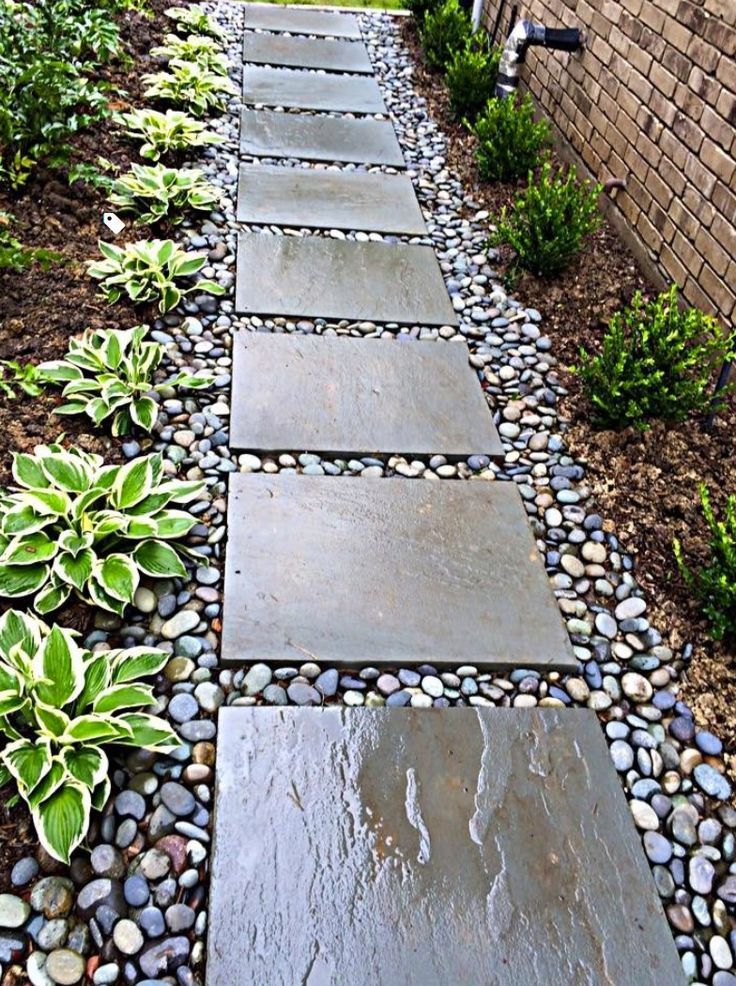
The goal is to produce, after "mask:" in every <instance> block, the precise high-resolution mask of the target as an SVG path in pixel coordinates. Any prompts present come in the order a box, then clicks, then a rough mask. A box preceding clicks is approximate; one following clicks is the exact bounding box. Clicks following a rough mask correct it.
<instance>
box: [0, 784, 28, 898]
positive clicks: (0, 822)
mask: <svg viewBox="0 0 736 986" xmlns="http://www.w3.org/2000/svg"><path fill="white" fill-rule="evenodd" d="M13 794H14V787H13V786H12V785H8V786H7V787H3V788H0V887H2V888H6V887H10V871H11V870H12V869H13V867H14V866H15V864H16V863H17V862H18V860H19V859H21V858H22V857H23V856H27V855H29V853H32V852H33V851H34V849H35V846H36V837H35V834H34V831H33V822H32V821H31V815H30V812H29V811H28V809H27V808H26V806H25V804H23V802H22V801H21V802H18V804H16V805H15V806H14V807H12V808H8V806H7V804H8V800H9V799H10V798H11V797H12V796H13Z"/></svg>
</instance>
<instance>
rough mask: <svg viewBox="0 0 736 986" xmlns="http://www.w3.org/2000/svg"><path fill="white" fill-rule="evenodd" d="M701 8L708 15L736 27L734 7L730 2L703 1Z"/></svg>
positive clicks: (720, 0)
mask: <svg viewBox="0 0 736 986" xmlns="http://www.w3.org/2000/svg"><path fill="white" fill-rule="evenodd" d="M703 6H704V7H705V9H706V10H707V11H708V13H709V14H713V15H714V16H715V17H720V19H721V20H724V21H726V23H727V24H731V25H734V26H736V7H735V6H734V5H733V3H732V0H704V3H703Z"/></svg>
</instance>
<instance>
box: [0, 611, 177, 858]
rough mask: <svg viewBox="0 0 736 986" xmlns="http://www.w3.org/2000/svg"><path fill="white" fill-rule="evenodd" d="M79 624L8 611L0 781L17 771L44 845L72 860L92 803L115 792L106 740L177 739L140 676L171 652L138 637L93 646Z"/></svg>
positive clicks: (161, 746)
mask: <svg viewBox="0 0 736 986" xmlns="http://www.w3.org/2000/svg"><path fill="white" fill-rule="evenodd" d="M76 637H77V634H76V633H74V631H72V630H66V629H63V628H62V627H60V626H54V627H53V629H50V628H49V627H48V626H46V624H45V623H43V622H41V621H40V620H38V619H36V618H35V617H34V616H32V615H31V614H29V613H19V612H17V611H16V610H12V609H11V610H8V611H7V612H6V613H4V614H3V615H2V616H1V617H0V736H2V740H0V743H1V742H3V741H4V744H5V745H4V746H3V748H2V750H1V751H0V783H2V784H5V783H7V782H8V781H9V780H11V779H12V780H13V781H14V782H15V784H16V786H17V789H18V794H19V795H20V797H21V798H22V799H23V800H24V801H25V802H26V804H27V805H28V807H29V809H30V811H31V815H32V817H33V822H34V825H35V827H36V833H37V834H38V838H39V840H40V842H41V844H42V845H43V847H44V849H46V851H47V852H48V853H50V854H51V855H52V856H53V857H55V858H56V859H59V860H61V861H62V862H64V863H68V862H69V858H70V856H71V854H72V852H73V851H74V850H75V849H76V848H77V846H79V845H80V843H81V842H82V841H83V840H84V838H85V836H86V834H87V829H88V827H89V821H90V815H91V812H92V809H95V810H97V811H99V810H101V809H102V808H103V807H104V805H105V802H106V801H107V799H108V797H109V795H110V780H109V774H110V764H109V762H108V758H107V753H106V751H105V748H106V747H109V746H110V745H111V744H119V745H121V746H124V747H133V748H135V749H138V750H141V749H144V750H156V751H159V752H161V753H166V752H168V751H170V750H172V749H174V748H176V747H177V746H178V740H177V738H176V736H175V734H174V733H173V732H172V731H171V729H170V728H169V726H168V725H167V723H166V722H164V721H163V719H159V718H158V717H156V716H153V715H150V713H148V712H146V711H143V710H145V709H148V708H150V707H151V706H153V705H155V704H156V700H155V698H154V694H153V688H152V687H151V686H150V685H145V684H142V683H141V679H143V678H147V677H150V676H151V675H154V674H157V673H158V672H159V671H160V670H161V668H162V667H163V666H164V665H165V664H166V661H167V660H168V658H169V655H168V654H166V653H164V652H163V651H160V650H149V649H146V648H143V647H135V648H132V649H130V650H111V651H105V652H102V653H93V652H91V651H89V650H85V649H84V648H82V647H80V646H79V644H78V643H77V641H76V639H75V638H76Z"/></svg>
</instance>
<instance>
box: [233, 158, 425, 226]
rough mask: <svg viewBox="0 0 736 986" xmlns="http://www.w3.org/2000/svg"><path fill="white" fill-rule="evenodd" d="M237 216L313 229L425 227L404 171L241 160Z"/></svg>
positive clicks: (411, 186) (261, 221) (409, 180)
mask: <svg viewBox="0 0 736 986" xmlns="http://www.w3.org/2000/svg"><path fill="white" fill-rule="evenodd" d="M237 208H238V219H239V220H240V221H242V222H246V223H263V224H265V225H269V224H271V223H274V224H276V225H280V226H292V227H303V226H306V227H310V228H315V229H360V230H368V231H369V232H375V233H405V234H409V235H415V236H421V235H423V234H426V232H427V227H426V225H425V222H424V217H423V216H422V210H421V209H420V208H419V202H418V201H417V197H416V195H415V194H414V186H413V185H412V183H411V179H410V178H407V177H406V176H405V175H384V174H368V173H366V172H348V171H339V170H337V169H333V170H329V171H328V170H321V171H315V170H314V169H313V168H280V167H278V166H271V167H269V166H268V165H241V167H240V180H239V183H238V207H237Z"/></svg>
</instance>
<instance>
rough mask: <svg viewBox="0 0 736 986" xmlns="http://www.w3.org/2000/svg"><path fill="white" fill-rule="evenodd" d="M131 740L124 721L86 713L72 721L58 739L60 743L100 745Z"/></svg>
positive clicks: (130, 734) (130, 731) (129, 731)
mask: <svg viewBox="0 0 736 986" xmlns="http://www.w3.org/2000/svg"><path fill="white" fill-rule="evenodd" d="M128 738H132V730H131V729H130V727H129V726H128V724H127V723H126V722H125V721H124V717H123V716H120V717H119V718H118V719H115V720H112V719H106V718H105V717H104V716H101V715H96V714H94V713H88V714H86V715H81V716H77V718H76V719H73V720H72V721H71V722H70V723H69V725H68V727H67V729H66V731H65V732H64V733H63V735H62V736H61V737H60V742H61V743H100V742H104V741H106V740H107V741H110V742H121V741H123V740H126V739H128Z"/></svg>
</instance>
